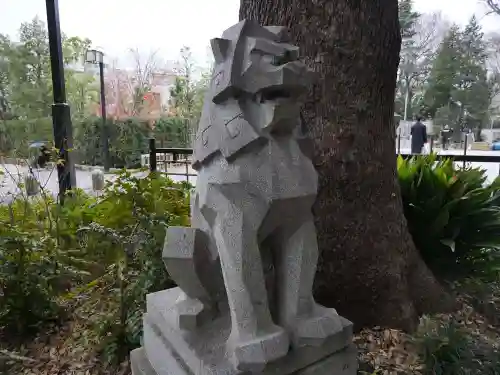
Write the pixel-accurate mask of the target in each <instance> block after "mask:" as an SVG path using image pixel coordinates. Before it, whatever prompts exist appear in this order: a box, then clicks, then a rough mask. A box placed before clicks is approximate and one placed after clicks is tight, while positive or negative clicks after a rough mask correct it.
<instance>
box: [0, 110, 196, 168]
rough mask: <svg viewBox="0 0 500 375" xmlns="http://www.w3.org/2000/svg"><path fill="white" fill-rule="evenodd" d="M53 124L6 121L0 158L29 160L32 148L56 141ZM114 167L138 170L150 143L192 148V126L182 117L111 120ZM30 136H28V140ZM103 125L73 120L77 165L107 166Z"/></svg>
mask: <svg viewBox="0 0 500 375" xmlns="http://www.w3.org/2000/svg"><path fill="white" fill-rule="evenodd" d="M52 133H53V130H52V120H51V119H50V118H41V119H38V120H19V119H15V120H5V121H2V122H0V156H9V157H17V158H28V157H29V156H30V155H29V148H28V146H29V144H30V143H31V142H35V141H49V142H51V141H52V140H53V135H52ZM107 133H108V139H109V154H110V159H111V166H112V167H114V168H138V167H140V163H141V155H142V154H146V153H148V152H149V145H148V139H149V138H150V137H154V138H155V139H156V140H157V143H158V145H157V146H158V147H181V148H188V147H190V146H191V133H192V124H191V122H190V121H189V120H187V119H185V118H181V117H165V118H160V119H158V120H156V121H155V122H154V123H152V124H151V123H148V122H147V121H140V120H138V119H136V118H129V119H124V120H111V119H110V120H108V122H107ZM26 135H28V136H26ZM103 135H104V132H103V122H102V118H100V117H96V116H93V117H87V118H83V119H81V118H74V119H73V139H74V142H73V155H74V159H75V161H76V163H77V164H85V165H104V152H103V145H104V144H103Z"/></svg>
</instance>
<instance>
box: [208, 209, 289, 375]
mask: <svg viewBox="0 0 500 375" xmlns="http://www.w3.org/2000/svg"><path fill="white" fill-rule="evenodd" d="M242 206H243V205H232V204H228V206H227V207H225V210H223V211H222V210H221V211H219V210H218V211H219V212H218V213H217V216H216V218H215V222H214V225H213V227H212V229H213V236H214V239H215V241H216V243H217V248H218V251H219V256H220V261H221V266H222V273H223V276H224V283H225V286H226V290H227V297H228V302H229V307H230V311H231V322H232V326H231V327H232V330H231V336H230V338H229V340H228V344H227V345H228V350H229V351H230V355H231V358H232V361H233V363H234V365H235V367H236V368H237V369H238V370H242V371H254V372H259V371H262V370H263V369H264V367H265V366H266V364H267V363H269V362H272V361H274V360H276V359H278V358H281V357H284V356H285V355H286V354H287V353H288V349H289V339H288V335H287V333H286V332H285V330H284V329H283V328H281V327H278V326H277V325H275V324H274V323H273V321H272V318H271V314H270V311H269V306H268V297H267V291H266V286H265V282H264V272H263V267H262V260H261V256H260V250H259V244H258V239H257V231H258V227H259V225H260V220H258V217H259V213H258V212H256V211H257V210H255V207H252V209H251V210H248V212H245V211H246V210H245V209H244V208H242ZM263 214H264V213H263Z"/></svg>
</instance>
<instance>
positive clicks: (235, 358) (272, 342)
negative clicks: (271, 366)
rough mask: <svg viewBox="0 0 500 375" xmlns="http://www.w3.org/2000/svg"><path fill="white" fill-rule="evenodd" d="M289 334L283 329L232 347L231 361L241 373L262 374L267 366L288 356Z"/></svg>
mask: <svg viewBox="0 0 500 375" xmlns="http://www.w3.org/2000/svg"><path fill="white" fill-rule="evenodd" d="M289 348H290V341H289V338H288V334H287V333H286V332H285V330H284V329H282V328H281V327H277V329H276V331H275V332H273V333H270V334H265V335H261V336H257V337H255V338H254V339H252V340H249V341H245V342H238V343H235V344H234V345H231V351H232V353H231V361H232V362H233V365H234V367H235V368H236V369H237V370H239V371H249V372H261V371H263V370H264V368H265V367H266V365H267V364H268V363H270V362H273V361H275V360H277V359H279V358H282V357H284V356H286V355H287V353H288V350H289Z"/></svg>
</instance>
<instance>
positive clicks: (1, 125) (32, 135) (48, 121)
mask: <svg viewBox="0 0 500 375" xmlns="http://www.w3.org/2000/svg"><path fill="white" fill-rule="evenodd" d="M52 139H53V130H52V118H50V117H44V118H39V119H24V120H18V119H14V120H5V121H2V122H0V155H6V156H15V157H19V158H28V157H29V156H30V155H29V149H28V146H29V144H30V143H31V142H34V141H52Z"/></svg>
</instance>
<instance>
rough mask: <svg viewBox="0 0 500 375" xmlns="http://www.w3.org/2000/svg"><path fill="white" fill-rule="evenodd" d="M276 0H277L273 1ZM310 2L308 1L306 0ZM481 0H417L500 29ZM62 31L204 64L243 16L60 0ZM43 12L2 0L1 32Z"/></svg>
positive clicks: (183, 7) (190, 4) (180, 2)
mask: <svg viewBox="0 0 500 375" xmlns="http://www.w3.org/2000/svg"><path fill="white" fill-rule="evenodd" d="M271 1H272V0H271ZM304 1H307V0H304ZM478 1H479V0H415V4H416V8H417V10H418V11H420V12H428V13H430V12H436V11H441V12H442V13H443V15H444V16H445V17H446V18H447V19H449V20H450V21H451V22H456V23H459V24H464V23H466V22H467V20H468V19H469V18H470V16H471V15H472V14H474V13H475V14H476V15H477V16H478V18H480V19H482V21H481V22H482V24H483V26H484V28H485V31H495V30H496V31H499V32H500V26H495V23H496V24H497V25H499V24H500V22H499V21H500V16H499V17H498V18H495V16H488V17H483V16H484V14H485V8H484V7H483V6H482V5H480V4H479V3H478ZM59 7H60V20H61V29H62V31H63V32H64V33H65V34H67V35H69V36H80V37H87V38H89V39H91V40H92V42H93V44H94V46H97V47H99V48H102V49H103V51H104V52H105V53H106V54H107V55H109V56H113V57H120V56H123V55H124V51H126V50H127V49H128V48H138V49H139V50H140V51H141V53H142V54H144V55H146V54H148V53H149V52H150V51H155V50H159V53H160V55H161V56H162V58H163V59H165V60H175V59H177V58H178V56H179V50H180V48H181V47H182V46H184V45H187V46H190V47H191V49H192V50H193V54H194V57H195V58H196V60H197V63H198V64H205V63H206V61H207V56H209V55H208V53H209V52H208V48H207V46H208V40H209V39H210V38H213V37H216V36H220V34H221V32H222V31H223V30H224V29H225V28H227V27H228V26H231V25H232V24H234V23H236V22H237V21H238V8H239V0H59ZM36 15H38V16H39V17H40V18H41V19H42V20H44V21H45V20H46V14H45V1H44V0H0V33H4V34H9V35H11V36H14V37H15V36H16V34H17V30H18V28H19V25H20V24H21V23H22V22H24V21H29V20H31V19H32V18H33V17H35V16H36Z"/></svg>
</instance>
